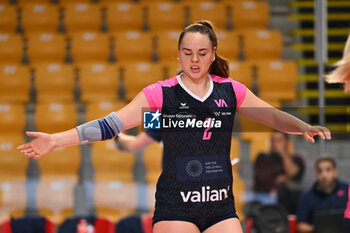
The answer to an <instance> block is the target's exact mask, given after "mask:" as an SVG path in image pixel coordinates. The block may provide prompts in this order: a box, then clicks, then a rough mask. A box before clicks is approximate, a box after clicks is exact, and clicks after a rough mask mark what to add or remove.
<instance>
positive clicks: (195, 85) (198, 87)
mask: <svg viewBox="0 0 350 233" xmlns="http://www.w3.org/2000/svg"><path fill="white" fill-rule="evenodd" d="M180 78H181V81H182V82H183V84H184V85H185V86H186V87H187V88H188V89H189V90H190V91H192V92H193V93H195V94H196V95H197V96H199V97H203V96H204V95H205V94H206V93H207V92H208V90H209V86H210V79H209V77H208V75H207V74H206V75H205V76H204V77H201V78H196V79H193V78H190V77H189V76H187V75H186V74H184V73H183V74H182V75H181V76H180Z"/></svg>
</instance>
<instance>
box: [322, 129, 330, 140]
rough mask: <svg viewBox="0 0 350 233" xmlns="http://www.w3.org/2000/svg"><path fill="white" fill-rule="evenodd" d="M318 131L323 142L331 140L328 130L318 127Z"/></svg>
mask: <svg viewBox="0 0 350 233" xmlns="http://www.w3.org/2000/svg"><path fill="white" fill-rule="evenodd" d="M319 130H320V131H321V134H322V138H323V139H324V140H326V139H328V140H330V139H332V137H331V132H330V131H329V129H327V128H326V127H319Z"/></svg>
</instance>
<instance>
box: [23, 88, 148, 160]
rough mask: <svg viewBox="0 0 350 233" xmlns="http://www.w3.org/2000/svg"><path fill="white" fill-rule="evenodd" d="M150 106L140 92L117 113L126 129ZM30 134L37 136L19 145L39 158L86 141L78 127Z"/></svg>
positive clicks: (28, 154)
mask: <svg viewBox="0 0 350 233" xmlns="http://www.w3.org/2000/svg"><path fill="white" fill-rule="evenodd" d="M143 107H148V102H147V99H146V97H145V95H144V94H143V93H142V92H140V93H139V94H138V95H137V96H136V97H135V98H134V99H133V100H132V101H131V102H130V103H129V104H128V105H126V106H125V107H124V108H122V109H120V110H119V111H117V115H118V117H119V118H120V120H121V121H122V123H123V125H124V129H129V128H132V127H135V126H137V125H139V124H140V123H141V120H142V108H143ZM26 134H27V135H28V136H31V137H35V139H34V140H32V141H31V142H29V143H26V144H23V145H21V146H18V147H17V150H19V151H20V152H21V153H22V154H23V155H24V156H26V157H27V158H30V157H32V158H34V159H38V158H40V157H42V156H44V155H46V154H47V153H49V152H50V151H52V150H53V149H55V148H57V147H66V146H72V145H79V144H82V143H85V142H82V141H81V138H79V134H78V130H77V129H76V128H74V129H70V130H67V131H64V132H59V133H54V134H46V133H41V132H27V133H26Z"/></svg>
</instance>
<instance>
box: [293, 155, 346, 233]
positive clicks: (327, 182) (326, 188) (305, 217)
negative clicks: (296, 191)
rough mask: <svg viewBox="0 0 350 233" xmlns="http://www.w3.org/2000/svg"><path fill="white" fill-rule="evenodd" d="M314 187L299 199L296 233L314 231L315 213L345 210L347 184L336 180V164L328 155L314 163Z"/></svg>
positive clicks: (310, 232)
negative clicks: (315, 178)
mask: <svg viewBox="0 0 350 233" xmlns="http://www.w3.org/2000/svg"><path fill="white" fill-rule="evenodd" d="M315 170H316V177H317V180H316V181H315V183H314V185H313V186H312V187H311V188H310V189H309V190H307V191H306V192H305V193H304V194H303V196H302V197H301V199H300V202H299V207H298V214H297V220H298V226H297V228H298V232H299V233H312V232H313V231H314V224H313V217H314V213H315V212H316V211H323V210H337V209H345V207H346V203H347V201H348V184H347V183H345V182H343V181H340V180H339V179H338V169H337V166H336V162H335V160H334V159H333V158H331V157H330V156H328V155H324V156H321V157H320V158H319V159H318V160H317V161H316V163H315Z"/></svg>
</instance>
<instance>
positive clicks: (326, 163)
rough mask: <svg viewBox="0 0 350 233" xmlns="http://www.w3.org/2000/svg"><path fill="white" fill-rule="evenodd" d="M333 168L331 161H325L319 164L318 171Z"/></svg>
mask: <svg viewBox="0 0 350 233" xmlns="http://www.w3.org/2000/svg"><path fill="white" fill-rule="evenodd" d="M326 168H333V164H332V163H331V162H330V161H327V160H324V161H321V162H319V163H318V165H317V169H326Z"/></svg>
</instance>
